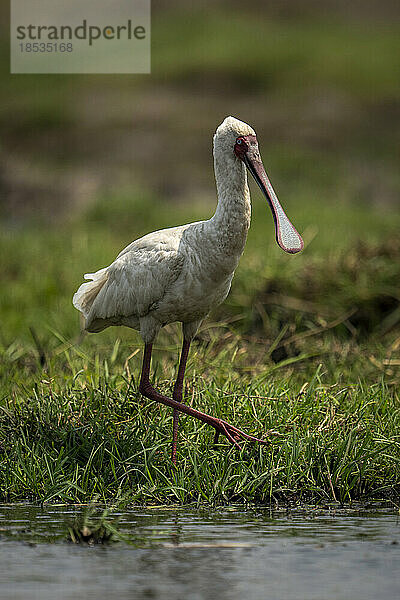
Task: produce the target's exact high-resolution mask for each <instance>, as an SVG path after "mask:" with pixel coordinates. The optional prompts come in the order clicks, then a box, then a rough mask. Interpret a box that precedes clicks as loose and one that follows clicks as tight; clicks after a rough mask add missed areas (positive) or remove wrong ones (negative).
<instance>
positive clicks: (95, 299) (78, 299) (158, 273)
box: [73, 228, 185, 330]
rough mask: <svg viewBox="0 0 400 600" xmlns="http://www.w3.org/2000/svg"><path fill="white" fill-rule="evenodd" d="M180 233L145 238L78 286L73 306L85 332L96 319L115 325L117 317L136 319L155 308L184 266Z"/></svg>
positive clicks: (178, 231) (166, 232) (174, 230)
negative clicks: (84, 324) (81, 320)
mask: <svg viewBox="0 0 400 600" xmlns="http://www.w3.org/2000/svg"><path fill="white" fill-rule="evenodd" d="M181 229H183V228H173V229H170V230H164V231H157V232H154V233H151V234H148V235H146V236H144V237H143V238H140V239H139V240H136V241H135V242H132V244H130V245H129V246H127V248H125V249H124V250H123V251H122V252H121V253H120V254H119V255H118V257H117V258H116V260H115V261H114V262H113V263H112V264H111V265H110V266H109V267H106V268H105V269H101V270H100V271H97V272H96V273H93V274H90V275H86V276H85V277H86V278H89V279H91V281H90V282H89V283H84V284H82V285H81V287H80V288H79V289H78V291H77V292H76V294H75V296H74V300H73V303H74V305H75V307H76V308H78V310H80V311H81V312H82V313H83V314H84V316H85V318H86V329H89V330H90V325H91V323H93V322H94V321H95V320H98V319H104V320H110V323H109V324H116V322H117V321H118V317H130V316H133V317H137V318H140V317H143V316H145V315H146V314H148V313H149V312H150V311H151V310H154V309H155V308H156V307H157V305H158V303H159V302H160V300H161V299H162V298H163V296H164V294H165V293H166V291H167V290H168V288H169V287H170V286H171V285H172V283H173V282H174V281H175V280H176V279H177V278H178V276H179V274H180V272H181V270H182V267H183V264H184V260H185V259H184V254H183V253H182V252H180V251H179V244H180V241H181V235H180V234H181ZM182 233H183V231H182ZM112 321H113V322H112ZM104 326H107V325H106V324H104Z"/></svg>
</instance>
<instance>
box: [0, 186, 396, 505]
mask: <svg viewBox="0 0 400 600" xmlns="http://www.w3.org/2000/svg"><path fill="white" fill-rule="evenodd" d="M253 196H255V202H254V204H255V207H254V213H255V214H254V220H253V227H252V229H251V234H250V236H249V242H248V246H247V248H246V252H245V255H244V257H243V259H242V262H241V264H240V266H239V269H238V271H237V275H236V277H235V280H234V286H233V289H232V292H231V294H230V296H229V298H228V300H227V301H226V303H225V304H224V305H222V306H221V307H220V308H218V309H216V311H215V312H214V314H213V315H211V318H210V319H209V320H208V321H206V322H205V324H204V325H203V327H202V329H201V331H200V332H199V335H198V337H197V339H196V340H195V342H194V344H193V348H192V352H191V355H190V360H189V365H188V370H187V384H186V392H185V398H186V401H187V402H190V403H191V404H192V405H193V406H194V407H196V408H198V409H200V410H203V411H205V412H208V413H212V414H215V415H217V416H220V417H223V418H224V419H226V420H228V421H230V422H232V423H234V424H235V425H236V426H238V427H240V428H242V429H244V430H245V431H248V432H249V433H253V434H257V435H258V434H260V435H262V436H265V438H266V439H267V440H268V441H269V444H268V445H267V446H265V447H258V446H252V445H249V444H245V445H244V447H243V449H242V450H241V451H237V450H235V449H233V448H231V447H230V446H229V445H228V443H226V441H225V440H223V439H221V441H220V443H219V445H218V447H216V448H214V447H213V446H212V439H213V432H212V431H210V429H209V428H208V427H206V426H203V425H201V424H200V423H197V422H195V421H194V420H193V419H190V418H187V417H182V419H181V423H182V425H181V434H180V440H179V450H178V468H177V470H174V469H173V468H172V466H171V463H170V460H169V452H170V437H171V427H172V416H171V411H170V410H168V409H167V408H166V407H163V406H162V407H160V406H158V405H157V404H155V403H154V402H150V401H148V400H146V399H144V398H142V397H141V396H140V394H138V393H137V382H138V378H139V372H140V361H141V342H140V339H139V336H138V334H137V333H135V332H133V331H130V330H124V329H115V328H114V329H109V330H107V331H105V332H103V333H102V334H99V335H92V336H86V338H85V339H84V340H79V326H78V315H77V314H76V312H75V310H74V309H73V307H72V305H71V295H72V293H73V291H74V289H75V288H76V287H77V285H79V283H80V281H81V278H80V274H81V273H82V272H85V271H90V270H92V269H95V268H98V267H100V266H102V265H104V264H107V263H109V262H110V261H111V260H112V259H113V257H114V256H115V255H116V253H117V251H118V250H119V249H120V248H121V246H122V245H123V244H124V243H125V242H128V241H129V239H130V238H134V237H135V236H137V235H139V234H140V233H144V232H145V231H146V230H148V229H150V228H151V225H152V223H153V227H163V226H167V225H170V224H172V223H171V212H170V210H168V209H167V207H164V209H163V208H162V204H161V203H160V202H159V201H157V200H156V199H153V201H152V203H151V204H150V201H149V203H148V207H149V206H153V209H152V210H150V209H149V208H148V210H147V211H144V210H142V206H143V205H142V204H141V201H139V200H135V196H134V195H133V198H132V199H131V201H130V202H131V207H130V208H129V201H128V199H127V198H126V197H125V196H122V197H121V198H118V197H117V196H116V197H114V198H106V199H105V200H104V201H100V202H99V204H98V205H97V207H95V208H93V209H91V210H90V211H89V212H88V213H87V215H86V216H84V217H83V218H81V220H80V222H73V223H71V224H69V225H65V226H64V227H60V228H58V230H57V231H49V230H45V229H40V228H39V229H37V230H32V229H31V230H21V231H19V232H13V233H12V234H8V235H3V237H2V241H1V243H2V252H1V255H2V256H3V257H5V261H4V264H3V265H2V272H3V280H4V286H3V292H4V293H3V294H2V298H1V303H0V311H1V315H2V325H1V355H0V369H1V404H0V497H1V499H2V500H3V501H15V500H18V499H24V498H28V499H32V500H37V501H39V500H40V501H41V502H52V501H53V502H54V501H55V500H62V501H66V502H78V501H79V502H89V501H90V500H91V499H93V498H96V497H98V498H100V500H104V501H105V502H110V501H124V502H135V503H169V502H178V503H188V502H195V503H207V504H221V503H228V502H231V501H235V502H247V503H261V504H266V503H270V502H276V501H281V502H282V501H292V500H298V501H308V502H310V501H312V502H319V501H325V500H337V501H340V502H348V501H351V500H352V499H366V498H382V497H391V498H394V497H395V496H396V495H397V493H398V489H399V483H400V475H399V473H400V470H399V459H400V452H399V449H400V439H399V435H398V432H399V420H400V411H399V399H398V394H397V391H396V390H397V385H398V383H399V362H400V361H399V360H398V355H399V346H400V344H399V339H400V338H399V321H400V315H399V308H398V306H399V304H398V294H397V287H396V282H397V281H398V279H399V275H400V273H399V264H400V260H399V257H400V247H399V244H398V239H397V235H395V230H396V228H398V223H397V221H398V217H397V216H396V215H395V214H386V215H385V214H380V213H377V212H374V211H372V210H369V211H364V214H363V215H361V216H359V217H358V218H357V217H356V211H354V215H353V209H352V208H351V207H349V206H346V205H345V204H343V205H342V207H341V211H340V213H338V211H337V207H334V206H331V207H329V205H328V206H325V207H324V209H323V211H318V209H317V207H314V208H313V205H312V203H309V205H308V208H307V209H303V212H300V213H299V214H298V218H295V217H296V208H295V206H294V203H293V204H292V203H291V202H290V198H289V205H291V206H290V213H291V214H292V215H293V220H294V221H295V222H296V224H297V223H298V222H299V221H300V224H299V228H300V230H302V229H304V225H305V224H306V223H307V222H308V223H309V226H308V229H307V227H306V228H305V238H306V243H307V242H308V244H307V245H306V250H305V251H304V253H303V254H302V255H301V256H298V257H290V256H286V255H284V254H283V253H282V252H281V251H279V249H278V248H276V247H275V244H274V241H273V239H272V237H273V236H272V224H271V219H270V215H268V213H267V211H266V210H264V209H265V207H263V206H262V205H261V203H259V200H258V199H257V196H256V195H255V194H253ZM107 206H108V209H107ZM123 206H125V208H126V211H127V214H128V215H129V211H131V212H132V229H133V231H132V232H130V234H129V233H128V229H129V227H128V225H127V224H126V219H125V220H124V221H122V222H121V221H120V220H119V218H118V214H119V213H118V211H119V210H122V207H123ZM119 207H121V209H119ZM107 210H108V212H107ZM201 213H202V214H201ZM134 214H136V215H137V219H136V221H135V220H134V219H133V215H134ZM318 214H319V221H317V218H318V217H317V215H318ZM321 214H322V215H323V217H321ZM190 216H191V217H192V218H199V217H201V216H204V217H205V216H207V214H204V207H196V206H191V207H185V206H176V207H175V208H174V218H173V221H174V223H178V222H185V221H187V220H188V219H189V218H190ZM105 222H107V223H108V225H109V226H108V227H107V228H105V226H104V225H103V223H105ZM317 222H318V225H319V228H320V230H321V229H322V230H323V232H324V233H323V235H322V236H321V233H317V231H316V224H317ZM120 223H122V224H121V225H120ZM333 228H335V229H334V230H333ZM365 231H368V236H366V235H365V233H364V232H365ZM350 232H351V233H350ZM128 236H130V237H129V238H128ZM321 237H322V239H321ZM360 238H362V239H363V241H362V242H360V241H357V239H360ZM331 239H332V240H335V244H332V242H331ZM382 240H383V241H382ZM27 257H29V260H28V259H27ZM43 265H45V267H44V266H43ZM16 307H18V310H16ZM29 328H33V329H32V331H30V329H29ZM179 344H180V332H179V330H178V328H177V327H175V326H169V327H168V328H167V330H166V331H164V332H163V333H162V334H161V335H160V338H159V341H158V345H157V347H156V350H155V353H154V360H153V373H154V375H153V377H154V381H155V383H156V385H157V387H158V388H159V389H160V390H162V391H163V392H164V393H166V394H171V390H172V384H173V379H174V376H175V369H176V362H177V356H178V352H179Z"/></svg>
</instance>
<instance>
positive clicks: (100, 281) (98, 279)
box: [72, 267, 108, 319]
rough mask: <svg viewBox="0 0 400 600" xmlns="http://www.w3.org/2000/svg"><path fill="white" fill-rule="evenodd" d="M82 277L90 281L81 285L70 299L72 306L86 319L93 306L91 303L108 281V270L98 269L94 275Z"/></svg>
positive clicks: (89, 274) (88, 274)
mask: <svg viewBox="0 0 400 600" xmlns="http://www.w3.org/2000/svg"><path fill="white" fill-rule="evenodd" d="M84 277H85V279H89V280H90V281H89V282H87V283H82V285H81V286H80V287H79V289H78V291H77V292H76V293H75V294H74V297H73V298H72V304H73V305H74V306H75V308H77V309H78V310H79V311H81V313H82V314H83V316H84V317H85V319H87V317H88V316H89V313H90V309H91V308H92V306H93V302H94V301H95V299H96V297H97V295H98V293H99V292H100V290H101V288H102V287H103V285H104V284H105V283H106V281H107V279H108V268H107V267H105V268H104V269H100V270H99V271H96V273H87V274H86V275H84Z"/></svg>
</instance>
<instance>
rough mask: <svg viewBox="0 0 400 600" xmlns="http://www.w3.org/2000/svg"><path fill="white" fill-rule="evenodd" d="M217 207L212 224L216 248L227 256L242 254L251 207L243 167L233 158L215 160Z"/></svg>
mask: <svg viewBox="0 0 400 600" xmlns="http://www.w3.org/2000/svg"><path fill="white" fill-rule="evenodd" d="M214 171H215V181H216V184H217V194H218V205H217V208H216V211H215V214H214V216H213V217H212V219H211V221H212V223H213V227H214V228H215V230H216V232H217V234H218V245H219V247H220V248H221V249H222V250H223V251H224V252H225V253H227V254H232V255H233V254H237V255H238V256H240V255H241V254H242V252H243V249H244V246H245V243H246V238H247V232H248V229H249V227H250V218H251V203H250V192H249V188H248V186H247V173H246V167H245V166H244V164H243V163H242V162H241V161H239V160H237V159H236V158H235V157H232V158H230V157H229V158H227V157H226V156H218V155H216V156H214Z"/></svg>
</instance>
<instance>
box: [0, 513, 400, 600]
mask: <svg viewBox="0 0 400 600" xmlns="http://www.w3.org/2000/svg"><path fill="white" fill-rule="evenodd" d="M76 512H77V509H76V508H73V507H46V508H44V509H43V510H42V509H40V508H38V507H33V506H29V505H19V506H14V507H10V506H0V565H1V566H0V569H1V572H0V586H1V588H0V597H1V598H4V599H5V600H8V599H10V600H22V599H24V600H25V599H26V598H29V599H34V600H35V599H36V598H38V599H39V598H40V600H50V599H51V600H54V599H58V598H61V599H63V600H64V599H69V598H76V597H80V598H98V597H99V595H102V596H103V595H106V596H109V597H112V598H114V597H115V598H119V599H122V600H124V599H128V598H155V599H158V598H159V599H165V598H168V597H173V598H176V599H177V600H179V599H180V598H182V599H185V600H186V599H188V600H191V599H193V600H198V599H205V600H208V599H210V600H211V599H214V598H218V599H221V600H225V599H226V600H228V599H229V600H235V599H236V598H237V599H239V598H240V599H242V598H249V599H251V600H253V599H255V600H258V599H259V598H260V599H262V600H264V599H268V598H274V599H275V598H276V599H282V600H292V599H295V598H296V599H299V598H300V599H302V598H307V600H313V599H315V600H317V599H318V600H321V599H322V600H325V599H326V600H341V599H343V600H345V599H346V600H349V598H351V599H352V600H357V599H358V598H359V599H361V598H362V599H363V600H369V599H371V600H376V598H377V597H379V598H380V599H383V600H384V599H386V598H390V599H391V600H392V599H393V598H395V597H397V596H398V589H399V585H400V579H399V575H398V568H397V567H398V561H399V559H400V545H399V544H398V543H397V542H399V541H400V535H399V534H400V528H399V522H398V516H396V513H395V511H394V510H393V509H380V510H372V511H371V510H369V511H365V510H358V511H357V510H355V511H352V512H344V511H340V510H336V511H332V510H330V511H308V512H304V511H297V512H296V511H292V512H290V513H285V512H284V511H283V512H280V511H277V512H273V513H271V512H270V511H260V510H257V511H251V512H246V511H243V510H241V509H237V510H224V511H209V512H207V511H193V510H192V511H187V510H176V509H175V510H167V509H164V510H162V509H158V510H149V509H145V510H131V511H126V512H123V513H120V514H119V517H120V525H121V529H122V530H123V531H124V532H125V533H126V534H128V535H132V536H134V535H139V536H140V538H141V539H143V540H144V542H143V544H142V546H143V547H136V548H135V547H133V546H129V545H127V544H123V543H119V544H115V545H114V546H110V547H95V548H82V547H77V546H73V545H68V544H65V543H63V542H62V541H61V540H62V538H63V535H64V527H65V526H64V523H65V520H66V519H67V520H71V519H72V518H73V517H74V515H75V514H76ZM49 541H56V542H57V543H55V544H54V543H53V544H52V543H49ZM32 544H33V545H32Z"/></svg>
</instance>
